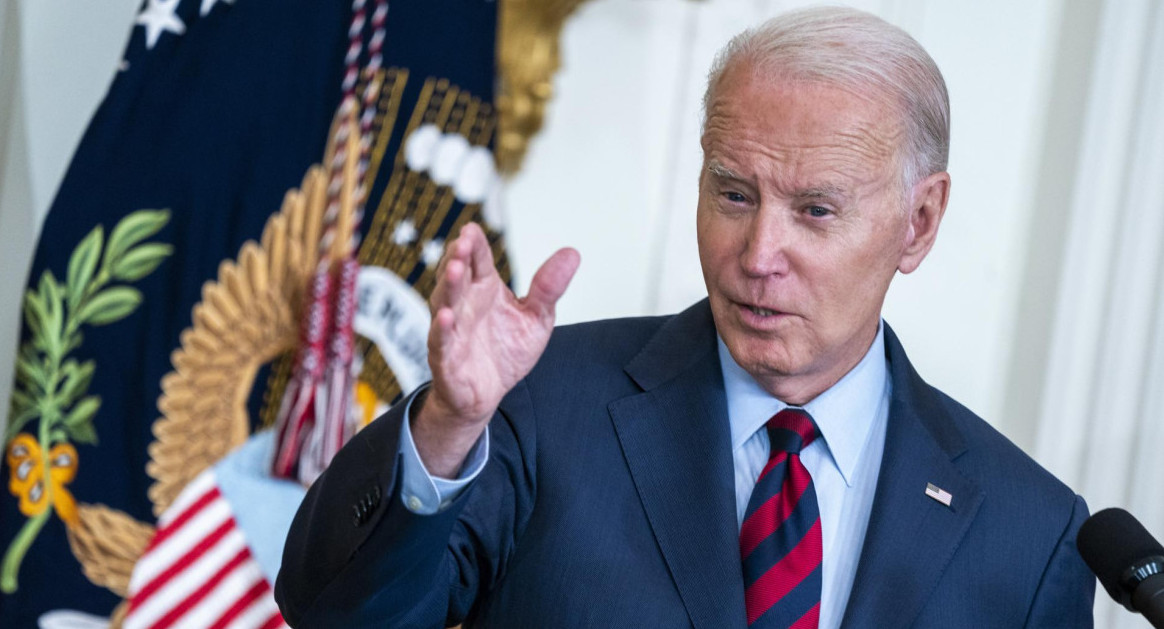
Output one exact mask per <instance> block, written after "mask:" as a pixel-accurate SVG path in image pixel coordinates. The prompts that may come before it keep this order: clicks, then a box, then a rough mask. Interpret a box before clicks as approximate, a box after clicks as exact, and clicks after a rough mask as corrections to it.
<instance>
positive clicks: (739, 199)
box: [723, 192, 748, 203]
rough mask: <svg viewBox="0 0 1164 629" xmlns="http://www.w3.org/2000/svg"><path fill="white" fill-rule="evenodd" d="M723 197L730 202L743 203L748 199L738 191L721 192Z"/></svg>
mask: <svg viewBox="0 0 1164 629" xmlns="http://www.w3.org/2000/svg"><path fill="white" fill-rule="evenodd" d="M723 198H725V199H727V200H728V201H731V202H732V203H743V202H745V201H747V200H748V197H745V196H744V195H742V194H740V193H738V192H725V193H723Z"/></svg>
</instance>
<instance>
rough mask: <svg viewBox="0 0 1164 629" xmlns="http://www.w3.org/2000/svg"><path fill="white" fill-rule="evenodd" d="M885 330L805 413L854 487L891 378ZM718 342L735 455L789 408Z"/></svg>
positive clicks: (880, 326)
mask: <svg viewBox="0 0 1164 629" xmlns="http://www.w3.org/2000/svg"><path fill="white" fill-rule="evenodd" d="M884 328H885V325H884V323H883V322H879V323H878V325H877V336H876V337H874V339H873V344H872V345H871V346H870V347H869V351H867V352H865V356H864V357H863V358H862V359H861V362H859V363H857V366H856V367H853V368H852V369H851V370H850V371H849V373H847V374H845V375H844V377H842V378H841V379H840V380H839V381H838V382H837V383H836V384H834V385H833V386H831V387H829V388H828V389H826V390H825V391H824V392H823V393H821V394H820V395H818V396H816V398H814V399H813V400H812V401H810V402H809V403H808V404H805V405H804V409H805V410H806V411H808V413H809V414H810V415H812V418H813V420H814V421H815V422H816V426H817V428H818V429H819V430H820V434H821V437H822V438H823V440H824V442H825V447H826V448H827V449H828V451H829V454H830V455H831V456H832V459H833V462H834V464H835V465H836V466H837V469H838V470H839V471H840V472H841V476H843V477H844V479H845V484H847V485H850V486H852V484H853V477H852V476H853V473H854V470H855V469H856V467H857V461H858V460H859V459H860V456H861V450H862V449H863V448H864V446H865V442H866V441H867V440H868V436H869V430H870V428H872V426H873V423H874V420H875V419H876V417H877V412H878V410H879V407H880V405H881V403H882V398H883V397H884V392H885V385H886V381H887V380H888V378H889V370H888V368H887V367H886V363H885V332H884ZM718 344H719V362H720V367H721V368H722V370H723V380H724V392H725V394H726V397H727V406H728V421H729V423H730V425H731V432H732V452H735V451H736V450H738V449H739V448H740V446H742V445H743V444H744V442H745V441H747V440H748V439H750V438H751V437H752V435H753V434H754V433H755V432H756V431H757V430H759V429H760V427H762V426H763V425H764V423H765V422H767V421H768V419H769V418H770V417H772V416H773V415H775V414H776V413H778V412H780V411H782V410H784V409H785V408H788V404H785V403H784V402H781V401H780V400H778V399H776V398H775V397H773V396H772V395H771V394H769V393H768V392H767V391H765V390H764V389H763V388H761V387H760V385H759V384H758V383H757V382H756V381H755V380H754V379H753V378H752V376H751V375H750V374H748V372H746V371H744V369H743V367H740V366H739V365H738V364H737V363H736V361H735V359H733V358H732V355H731V352H729V351H728V349H727V346H726V345H724V342H723V339H722V338H720V339H718Z"/></svg>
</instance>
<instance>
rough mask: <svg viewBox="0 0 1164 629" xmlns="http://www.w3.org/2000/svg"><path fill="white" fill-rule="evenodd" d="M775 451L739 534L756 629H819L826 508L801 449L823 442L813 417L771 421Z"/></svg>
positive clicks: (792, 411) (793, 412)
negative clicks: (823, 509)
mask: <svg viewBox="0 0 1164 629" xmlns="http://www.w3.org/2000/svg"><path fill="white" fill-rule="evenodd" d="M767 428H768V440H769V442H770V443H771V446H772V449H771V453H770V454H769V455H768V464H767V465H765V466H764V469H763V471H761V472H760V478H758V479H756V487H755V489H753V490H752V497H751V499H749V500H748V510H747V513H746V514H745V515H744V524H743V526H742V528H741V529H740V556H741V557H742V558H743V562H744V588H745V590H744V599H745V601H746V604H747V611H748V627H749V628H752V629H760V628H763V629H770V628H776V627H779V628H780V629H808V628H812V629H816V626H817V623H818V622H819V618H820V588H821V574H820V562H821V541H820V540H821V535H820V509H819V508H818V506H817V502H816V490H815V489H813V486H812V477H811V476H809V474H808V470H806V469H805V468H804V464H803V463H801V462H800V451H801V450H802V449H804V448H806V447H808V444H810V443H812V440H813V439H815V438H816V436H817V431H816V425H815V424H813V422H812V418H811V417H809V415H808V413H806V412H805V411H804V410H802V409H799V408H788V409H785V410H782V411H780V412H779V413H777V414H776V415H775V416H774V417H772V419H769V420H768V424H767Z"/></svg>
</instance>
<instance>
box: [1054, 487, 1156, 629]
mask: <svg viewBox="0 0 1164 629" xmlns="http://www.w3.org/2000/svg"><path fill="white" fill-rule="evenodd" d="M1075 545H1076V547H1077V548H1078V549H1079V554H1080V555H1082V556H1083V561H1085V562H1087V566H1088V567H1089V568H1091V571H1092V572H1094V573H1095V576H1097V577H1099V582H1100V583H1101V584H1102V585H1103V588H1104V589H1105V590H1107V593H1108V594H1110V595H1111V597H1112V598H1114V599H1115V600H1116V602H1117V603H1119V604H1121V605H1123V606H1124V607H1126V608H1128V610H1130V611H1133V612H1140V613H1141V614H1143V615H1144V618H1147V619H1148V622H1150V623H1152V626H1153V627H1157V628H1162V627H1164V547H1161V545H1160V542H1158V541H1156V538H1154V537H1152V534H1151V533H1149V532H1148V530H1147V529H1145V528H1144V525H1143V524H1140V522H1139V520H1137V519H1136V518H1135V516H1133V515H1132V514H1130V513H1128V512H1127V511H1124V510H1123V509H1104V510H1103V511H1100V512H1098V513H1096V514H1095V515H1092V516H1091V517H1090V518H1088V519H1087V521H1086V522H1084V523H1083V526H1081V527H1080V528H1079V535H1078V536H1077V537H1076V540H1075Z"/></svg>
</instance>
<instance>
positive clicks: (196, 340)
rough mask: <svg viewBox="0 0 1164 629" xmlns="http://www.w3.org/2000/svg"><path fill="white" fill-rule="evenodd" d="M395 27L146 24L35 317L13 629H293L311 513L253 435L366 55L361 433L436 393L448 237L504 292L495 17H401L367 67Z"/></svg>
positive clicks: (284, 378) (306, 6) (266, 3)
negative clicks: (441, 277)
mask: <svg viewBox="0 0 1164 629" xmlns="http://www.w3.org/2000/svg"><path fill="white" fill-rule="evenodd" d="M377 4H378V3H376V2H374V1H371V0H369V1H368V2H367V3H364V2H357V3H354V4H353V3H352V2H351V1H350V0H342V1H340V0H327V1H323V2H321V1H319V0H314V1H309V0H146V1H145V2H144V3H143V4H142V7H141V10H140V12H139V13H138V15H137V17H136V19H135V24H134V28H133V30H132V32H131V35H130V39H129V41H128V43H127V45H126V49H125V54H124V59H123V61H122V62H121V66H120V68H119V71H118V73H117V76H116V77H115V79H114V81H113V83H112V85H111V86H110V88H109V92H108V94H107V95H106V97H105V99H104V101H103V102H102V103H101V105H100V107H99V108H98V110H97V112H96V114H95V115H94V117H93V120H92V121H91V123H90V125H89V127H88V129H87V130H86V132H85V135H84V137H83V139H82V141H81V144H80V146H79V147H78V149H77V152H76V154H75V155H74V158H73V161H72V163H71V164H70V166H69V169H68V171H67V173H66V175H65V178H64V181H63V182H62V184H61V186H60V189H59V190H58V192H57V195H56V197H55V199H54V201H53V204H52V206H51V208H50V211H49V214H48V216H47V218H46V220H45V223H44V226H43V229H42V232H41V240H40V242H39V243H38V246H37V251H36V255H35V258H34V261H33V265H32V271H31V273H30V277H29V282H28V290H27V291H26V295H25V298H24V302H23V307H24V309H23V327H22V331H21V339H22V343H21V347H20V351H19V353H18V356H17V357H16V364H17V369H16V372H17V381H16V384H15V387H14V392H13V403H12V407H11V409H10V411H9V426H8V431H7V434H6V435H5V440H4V443H5V456H4V457H3V458H4V461H3V466H4V467H3V469H2V470H0V473H3V474H4V475H5V477H6V478H7V479H8V485H7V487H8V492H6V494H5V495H4V498H3V499H0V503H2V504H0V548H2V551H3V552H4V557H3V560H2V562H0V590H2V592H3V593H2V594H0V626H4V627H31V626H37V625H38V623H39V625H40V626H47V627H51V626H65V625H66V624H67V623H74V624H72V625H70V626H77V625H76V624H75V623H78V622H83V621H85V620H86V619H87V620H88V621H91V622H93V623H97V624H98V625H101V626H103V625H104V624H107V623H108V622H109V619H111V618H112V619H113V620H114V622H117V623H119V622H121V621H122V620H124V621H125V622H126V623H127V624H132V622H133V621H131V619H132V618H133V617H134V616H135V615H136V616H137V617H138V619H139V620H140V623H141V624H140V625H138V626H164V625H166V624H167V623H171V622H173V623H179V621H180V619H182V618H186V619H187V622H191V623H193V624H195V625H198V624H200V623H201V622H202V621H203V620H205V619H207V618H214V620H212V621H210V623H209V624H214V623H216V622H221V623H223V624H229V623H231V622H234V623H244V625H245V626H265V625H268V624H277V623H278V622H281V620H278V619H276V617H275V616H274V615H272V614H271V613H270V612H271V607H270V606H269V604H268V601H269V598H268V597H269V591H268V590H266V589H265V588H267V587H269V584H270V583H271V582H273V578H274V572H275V571H277V568H278V557H279V552H280V550H281V543H282V539H283V536H284V535H285V532H286V526H287V525H288V523H289V520H290V517H291V514H293V511H294V507H295V506H296V504H297V500H298V497H299V496H301V495H302V491H303V490H302V487H301V486H300V485H299V484H298V483H296V482H294V481H276V480H273V479H272V478H271V477H270V475H269V474H268V473H267V470H269V463H268V461H266V458H267V457H268V456H269V455H270V452H271V448H272V443H271V440H270V438H269V432H266V433H264V432H262V429H263V428H264V427H267V426H270V424H271V423H272V422H273V421H274V418H275V416H276V414H277V412H278V407H279V404H280V402H281V400H282V397H283V390H284V388H285V387H286V386H287V382H288V381H289V380H290V379H291V376H292V373H291V372H292V366H293V362H294V357H295V353H296V348H297V346H298V330H299V322H300V318H301V315H302V308H303V302H304V295H305V293H306V292H307V285H306V278H307V277H308V276H309V272H308V271H305V270H304V269H305V268H307V265H308V263H309V262H310V261H312V260H315V259H317V257H318V251H317V248H318V246H319V240H320V238H321V236H322V234H321V233H320V231H319V230H320V227H319V225H320V223H321V221H322V217H321V215H319V214H318V213H313V212H312V207H313V203H314V202H315V201H316V200H317V199H316V197H315V196H312V195H314V194H316V193H311V191H312V190H317V189H318V188H319V186H320V180H319V177H322V176H323V175H321V174H320V171H312V170H310V167H311V166H312V165H313V164H317V163H320V162H321V161H322V160H323V158H324V153H325V149H326V147H327V142H328V136H329V127H330V125H331V122H332V118H333V115H334V113H335V112H336V110H337V107H338V105H339V103H340V99H341V96H342V95H343V93H344V81H345V75H347V74H348V73H349V72H350V69H351V66H352V63H351V61H352V59H351V58H350V56H349V53H350V51H351V50H352V48H353V45H354V44H356V43H358V44H359V45H358V46H357V48H358V54H357V59H356V60H355V66H356V68H357V69H358V72H357V76H356V77H355V81H356V83H357V86H356V91H357V93H363V90H364V88H365V87H366V86H368V85H372V86H373V89H374V90H375V98H374V99H372V101H371V102H372V107H371V108H370V110H371V112H372V116H373V119H372V121H371V124H370V129H371V135H370V138H371V140H370V143H369V146H368V147H367V152H366V161H367V170H366V176H365V177H364V178H363V180H362V181H361V184H362V185H363V189H364V192H365V195H364V199H365V209H366V214H365V216H364V217H363V220H362V221H361V222H360V230H359V239H358V249H357V259H358V262H359V264H360V271H359V277H358V280H357V284H356V299H355V304H356V311H355V313H354V317H353V326H352V327H353V328H354V330H355V333H356V337H355V341H356V342H355V349H356V351H355V356H354V358H353V361H352V363H353V367H352V369H353V372H354V373H353V375H354V376H355V379H354V382H353V387H352V388H353V391H352V396H353V398H354V399H355V400H356V401H357V410H358V412H359V415H360V416H361V417H362V419H363V420H364V421H367V420H369V419H370V418H371V417H372V416H373V415H374V414H375V413H376V411H377V409H382V408H384V406H385V405H387V404H389V403H391V402H392V401H393V400H394V399H396V398H398V397H399V396H400V395H401V394H402V393H403V392H407V391H409V390H411V388H413V387H414V386H416V385H417V384H419V383H420V382H423V380H424V379H425V378H426V377H427V371H426V369H427V367H426V362H425V358H424V349H425V344H424V337H425V335H426V332H427V326H428V320H427V316H428V313H427V308H426V307H425V306H424V302H425V299H426V298H427V296H428V294H429V292H430V291H431V290H432V287H433V283H434V277H433V270H434V268H435V264H436V262H437V260H438V259H439V256H440V253H441V250H442V248H443V243H444V240H445V239H446V238H448V237H449V236H450V235H451V234H455V231H456V230H457V229H458V228H459V226H460V225H462V224H464V223H465V222H466V221H470V220H473V221H479V222H482V223H484V224H486V226H487V233H488V234H489V235H490V238H491V242H493V244H494V251H495V255H496V258H497V260H498V265H499V267H500V269H501V271H502V273H503V275H504V276H507V275H508V266H507V263H506V258H505V256H504V251H503V249H502V243H501V239H500V234H499V231H498V230H499V226H498V225H497V222H496V220H495V219H494V218H493V217H494V216H495V215H496V212H495V211H494V207H495V206H494V205H493V202H492V201H491V199H495V198H496V194H497V190H498V180H497V179H498V178H497V175H496V170H495V168H494V166H493V159H492V155H491V149H490V147H491V146H492V143H493V141H494V137H495V135H496V133H497V114H496V111H495V109H494V106H493V88H494V81H495V71H494V58H495V52H494V51H495V30H496V5H495V4H494V3H493V2H491V1H490V0H426V1H425V2H414V1H408V2H391V3H387V12H386V15H385V16H384V19H383V34H382V39H381V41H380V42H379V44H378V45H379V47H380V48H381V50H382V64H381V65H380V66H379V67H374V66H373V64H370V63H369V60H370V54H371V50H372V49H373V48H374V46H373V41H372V40H373V39H374V38H375V37H376V35H375V30H376V29H375V24H374V22H375V20H374V15H375V7H376V5H377ZM354 5H355V6H354ZM361 11H362V12H363V17H362V19H358V18H360V16H361ZM323 187H324V188H325V189H326V185H324V186H323ZM289 191H292V192H290V193H289ZM208 488H209V489H208ZM211 494H213V498H204V496H208V495H211ZM191 505H201V507H200V508H199V509H198V510H193V511H192V510H191ZM216 505H217V506H216ZM206 509H210V510H211V511H209V513H211V514H212V516H213V517H211V516H207V515H206V513H208V512H207V511H205V510H206ZM197 517H202V518H204V520H200V521H204V522H206V523H208V524H207V526H206V527H202V526H199V527H196V528H194V529H191V528H189V527H184V526H183V523H187V524H188V523H189V522H191V521H193V519H195V518H197ZM205 518H210V519H205ZM191 531H196V534H195V537H196V538H198V541H193V542H192V541H191V540H192V539H194V538H191V537H190V535H191V533H190V532H191ZM205 535H217V537H214V538H207V537H202V536H205ZM224 540H225V542H226V545H221V544H222V543H223V542H224ZM191 543H192V544H193V545H190V544H191ZM196 548H197V549H202V551H204V552H203V553H202V554H199V555H198V556H197V557H195V556H193V555H190V552H191V549H196ZM167 553H168V554H167ZM208 553H209V554H208ZM174 557H177V558H178V559H177V560H175V559H174ZM183 557H186V558H187V559H189V561H187V562H185V563H183V562H182V561H181V558H183ZM207 557H209V558H210V559H208V558H207ZM159 558H160V560H159ZM143 562H144V563H143ZM159 566H163V567H162V568H161V569H160V571H159V569H158V567H159ZM192 567H198V568H199V570H201V572H198V573H189V572H188V570H189V569H191V568H192ZM200 575H201V576H200ZM200 579H202V580H200ZM243 582H245V583H243ZM175 584H181V587H177V586H175ZM224 584H228V585H224ZM239 584H242V585H239ZM236 585H237V587H236ZM244 585H245V587H244ZM215 588H226V590H229V591H230V592H232V593H233V595H232V596H233V597H234V598H231V597H227V598H229V599H230V600H231V601H232V602H231V606H230V607H229V608H227V609H221V608H219V607H214V608H211V607H207V605H206V601H208V600H219V601H221V600H226V599H223V598H220V597H217V596H212V594H214V593H215V592H219V591H226V590H217V589H215ZM143 593H144V594H146V595H143ZM135 597H136V599H137V600H138V601H139V602H138V603H136V604H134V603H133V602H132V600H131V599H134V598H135ZM151 610H153V612H154V615H152V616H151V615H148V614H146V613H145V612H150V611H151ZM158 610H161V611H160V612H159V611H158ZM201 612H205V613H204V614H203V615H198V613H201ZM190 614H193V615H190ZM240 618H241V619H243V620H239V619H240ZM141 619H144V620H141ZM246 623H250V624H246ZM179 624H180V623H179Z"/></svg>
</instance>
